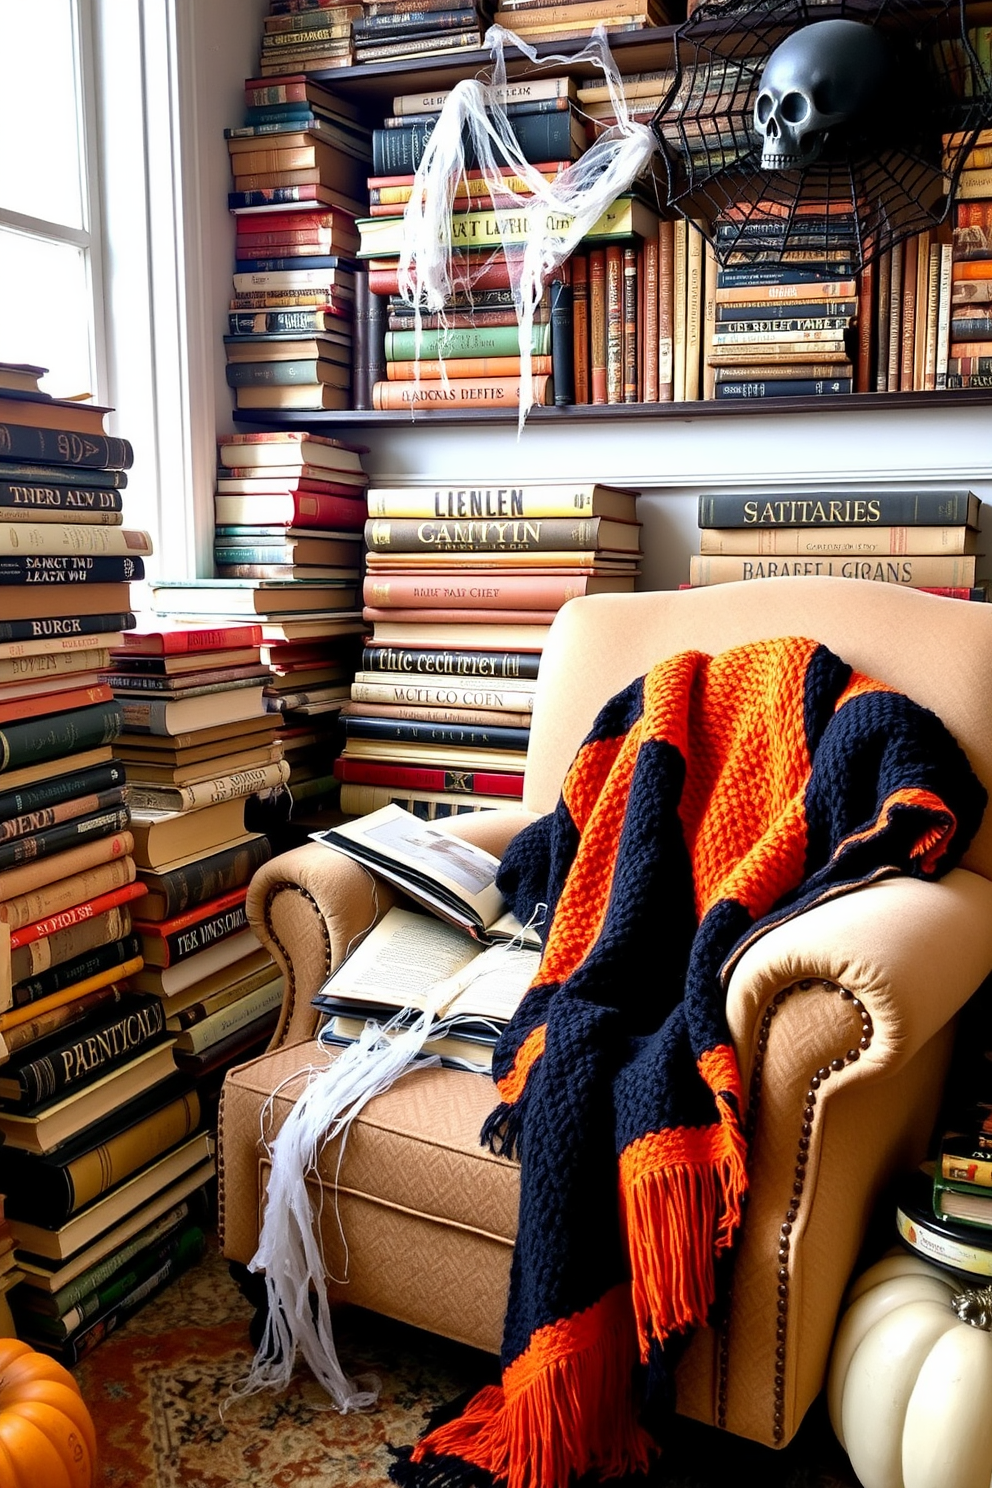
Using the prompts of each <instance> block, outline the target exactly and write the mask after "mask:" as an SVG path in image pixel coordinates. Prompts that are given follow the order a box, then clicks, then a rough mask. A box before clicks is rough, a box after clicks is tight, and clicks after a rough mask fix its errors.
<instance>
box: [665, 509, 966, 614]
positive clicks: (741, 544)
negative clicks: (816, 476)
mask: <svg viewBox="0 0 992 1488" xmlns="http://www.w3.org/2000/svg"><path fill="white" fill-rule="evenodd" d="M981 504H982V503H981V501H980V500H979V498H978V497H977V496H976V495H975V494H974V492H972V491H968V490H963V489H957V490H953V489H941V488H937V487H926V486H920V487H915V488H912V487H910V488H905V489H895V488H892V489H888V490H877V491H870V490H865V491H858V490H836V491H802V492H800V491H796V492H782V491H769V492H767V493H759V494H756V495H740V494H738V493H737V492H733V491H727V492H723V491H721V492H714V493H712V494H709V495H705V496H700V498H699V514H698V519H699V539H700V542H699V547H700V551H699V552H698V553H696V554H693V555H692V557H691V558H690V559H689V584H690V586H699V585H705V584H722V583H729V582H732V581H735V580H747V579H762V578H777V577H780V576H781V575H785V574H792V575H797V574H798V575H804V574H805V575H826V576H834V577H839V578H847V579H861V580H870V581H874V582H878V583H886V584H902V585H904V586H906V587H908V588H912V589H926V590H928V591H929V592H931V593H934V594H943V595H946V596H948V597H950V598H954V599H978V600H984V599H986V598H987V594H986V589H985V586H984V585H980V584H978V583H977V581H976V576H975V568H976V563H977V559H976V557H975V554H976V551H977V544H978V527H979V519H980V512H981Z"/></svg>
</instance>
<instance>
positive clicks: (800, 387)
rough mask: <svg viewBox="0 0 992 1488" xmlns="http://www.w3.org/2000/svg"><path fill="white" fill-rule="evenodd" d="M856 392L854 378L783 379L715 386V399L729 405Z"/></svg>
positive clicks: (737, 382)
mask: <svg viewBox="0 0 992 1488" xmlns="http://www.w3.org/2000/svg"><path fill="white" fill-rule="evenodd" d="M853 391H854V379H853V378H851V377H832V378H829V379H828V378H822V377H818V378H808V377H795V378H785V377H779V378H768V379H764V378H751V379H749V380H748V381H733V382H727V381H724V382H719V383H715V384H714V389H713V396H714V397H715V398H719V399H721V400H722V401H725V402H726V401H731V402H742V401H744V400H746V399H748V398H826V397H834V396H838V395H840V394H844V393H851V392H853Z"/></svg>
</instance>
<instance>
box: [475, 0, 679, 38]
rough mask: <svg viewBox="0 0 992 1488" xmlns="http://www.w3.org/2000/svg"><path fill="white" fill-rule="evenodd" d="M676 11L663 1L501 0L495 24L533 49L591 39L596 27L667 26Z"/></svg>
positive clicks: (640, 29) (621, 28)
mask: <svg viewBox="0 0 992 1488" xmlns="http://www.w3.org/2000/svg"><path fill="white" fill-rule="evenodd" d="M676 18H677V17H676V8H675V7H671V6H667V5H665V4H664V3H663V0H623V3H622V4H621V5H619V6H618V5H617V4H616V0H560V3H559V4H557V5H553V4H548V3H546V0H499V5H498V6H497V10H496V15H495V17H494V19H495V21H496V22H497V24H498V25H500V26H505V27H506V28H507V30H508V31H513V32H514V33H515V34H516V35H517V36H520V37H522V38H523V39H524V40H526V41H528V42H530V44H531V45H532V46H533V45H535V44H536V43H537V42H539V41H570V40H572V39H576V38H581V37H583V36H590V35H591V34H592V31H593V29H594V27H596V26H605V28H606V30H607V31H608V32H612V31H643V30H644V28H645V27H646V26H668V25H670V24H672V23H673V22H674V21H675V19H676Z"/></svg>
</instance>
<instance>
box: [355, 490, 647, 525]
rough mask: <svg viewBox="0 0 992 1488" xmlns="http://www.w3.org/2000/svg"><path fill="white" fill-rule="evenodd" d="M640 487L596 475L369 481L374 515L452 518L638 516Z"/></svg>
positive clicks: (371, 514)
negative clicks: (489, 481) (475, 481)
mask: <svg viewBox="0 0 992 1488" xmlns="http://www.w3.org/2000/svg"><path fill="white" fill-rule="evenodd" d="M636 502H637V492H636V491H630V490H624V489H623V488H622V487H619V486H606V485H601V484H600V483H599V482H597V481H588V482H584V481H576V482H573V483H571V484H564V485H559V484H545V483H543V482H539V481H534V482H527V483H526V484H523V483H522V484H518V485H491V486H487V485H478V486H470V485H469V486H462V485H433V486H427V485H423V486H414V485H410V486H370V487H369V489H368V515H369V517H370V518H372V517H389V518H406V519H411V518H417V517H438V518H453V519H462V518H469V519H479V518H487V517H488V518H493V519H501V518H525V519H529V518H533V517H610V518H612V519H614V520H620V521H623V522H633V521H636V511H637V507H636Z"/></svg>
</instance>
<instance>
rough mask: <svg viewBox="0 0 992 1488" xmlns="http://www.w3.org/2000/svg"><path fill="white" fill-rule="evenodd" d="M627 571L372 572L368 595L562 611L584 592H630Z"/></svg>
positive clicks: (426, 603) (422, 603) (381, 600)
mask: <svg viewBox="0 0 992 1488" xmlns="http://www.w3.org/2000/svg"><path fill="white" fill-rule="evenodd" d="M633 587H634V580H633V578H628V577H627V576H626V575H622V576H618V575H613V574H609V575H605V574H599V575H588V574H583V575H577V576H575V577H573V576H572V575H570V574H530V573H516V574H501V573H499V572H496V571H494V570H491V569H488V570H482V571H479V572H473V571H472V570H470V569H460V570H459V571H458V573H457V574H452V575H451V576H450V577H449V576H447V575H444V574H436V573H432V574H423V573H402V574H395V573H394V574H377V575H376V576H375V577H372V576H371V575H370V576H367V577H366V578H365V579H364V581H363V587H362V593H363V597H364V602H365V604H367V605H374V606H375V607H377V608H378V609H392V608H393V607H394V606H398V607H402V608H404V609H419V608H420V607H423V608H425V609H427V608H430V609H433V608H435V607H437V608H441V609H453V610H459V609H461V608H463V607H464V608H465V609H468V610H509V609H513V610H558V609H560V608H561V606H562V605H563V604H567V602H568V601H569V600H570V599H575V598H576V597H577V596H578V595H580V594H616V593H623V592H628V593H629V592H630V591H631V590H632V589H633Z"/></svg>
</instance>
